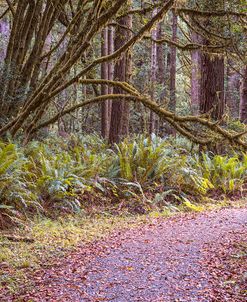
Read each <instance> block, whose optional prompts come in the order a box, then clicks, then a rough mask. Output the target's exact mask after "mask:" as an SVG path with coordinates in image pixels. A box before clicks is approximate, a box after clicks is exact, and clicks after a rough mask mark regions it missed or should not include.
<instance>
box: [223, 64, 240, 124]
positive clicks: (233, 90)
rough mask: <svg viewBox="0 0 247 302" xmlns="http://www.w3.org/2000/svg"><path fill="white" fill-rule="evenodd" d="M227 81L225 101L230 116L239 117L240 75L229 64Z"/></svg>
mask: <svg viewBox="0 0 247 302" xmlns="http://www.w3.org/2000/svg"><path fill="white" fill-rule="evenodd" d="M226 78H227V83H226V85H227V86H226V93H225V103H226V104H227V107H228V109H229V113H230V116H231V118H234V119H236V118H238V117H239V112H240V111H239V110H240V108H239V97H240V75H239V73H237V72H236V71H234V70H232V69H231V68H230V66H228V68H227V75H226Z"/></svg>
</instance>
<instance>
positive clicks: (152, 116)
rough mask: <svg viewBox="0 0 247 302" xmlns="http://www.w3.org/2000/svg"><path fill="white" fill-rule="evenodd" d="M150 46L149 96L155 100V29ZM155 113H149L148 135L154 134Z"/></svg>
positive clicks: (155, 11)
mask: <svg viewBox="0 0 247 302" xmlns="http://www.w3.org/2000/svg"><path fill="white" fill-rule="evenodd" d="M156 13H157V9H155V10H154V13H153V14H154V15H155V14H156ZM151 36H152V39H153V40H152V45H151V76H150V80H151V83H150V89H151V91H150V96H151V98H152V99H155V90H156V84H157V43H156V42H155V41H154V40H156V39H157V27H156V28H154V29H153V30H152V33H151ZM155 119H156V116H155V113H154V112H153V111H150V120H149V133H150V134H151V133H154V132H155Z"/></svg>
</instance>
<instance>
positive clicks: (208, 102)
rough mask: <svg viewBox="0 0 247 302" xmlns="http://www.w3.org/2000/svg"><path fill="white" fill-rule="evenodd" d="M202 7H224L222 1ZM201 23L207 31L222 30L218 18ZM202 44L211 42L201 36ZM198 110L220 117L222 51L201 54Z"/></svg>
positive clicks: (210, 2)
mask: <svg viewBox="0 0 247 302" xmlns="http://www.w3.org/2000/svg"><path fill="white" fill-rule="evenodd" d="M203 5H204V9H205V10H208V9H210V10H211V11H213V10H220V9H224V1H223V0H220V1H213V0H207V1H205V3H204V4H203ZM202 23H203V26H204V28H206V29H207V30H208V31H209V32H210V31H214V32H219V33H220V32H223V26H222V25H221V23H220V21H219V20H216V19H215V20H211V19H210V18H209V19H206V20H205V21H204V22H202ZM202 44H203V45H205V46H207V45H210V44H212V41H210V39H209V38H205V37H203V38H202ZM200 63H201V64H200V72H201V80H200V112H201V113H208V112H210V113H211V116H212V118H213V119H215V120H219V119H221V118H222V116H223V114H224V109H225V104H224V103H225V97H224V74H225V64H224V56H223V53H222V51H220V50H219V52H218V53H216V54H211V53H208V52H206V51H204V52H202V54H201V62H200Z"/></svg>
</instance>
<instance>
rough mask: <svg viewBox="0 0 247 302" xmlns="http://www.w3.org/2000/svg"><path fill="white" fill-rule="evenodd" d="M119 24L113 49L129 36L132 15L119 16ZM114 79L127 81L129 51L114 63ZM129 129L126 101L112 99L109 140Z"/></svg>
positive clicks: (116, 91)
mask: <svg viewBox="0 0 247 302" xmlns="http://www.w3.org/2000/svg"><path fill="white" fill-rule="evenodd" d="M118 23H119V26H116V32H115V37H114V46H115V50H117V49H119V48H120V47H122V46H123V45H124V44H125V43H126V41H127V40H129V38H130V37H131V31H130V30H128V28H129V29H131V27H132V17H131V16H130V15H128V16H125V17H123V18H121V19H120V20H119V21H118ZM114 69H115V70H114V80H116V81H125V82H128V81H129V80H130V76H131V55H130V51H128V52H127V53H125V55H123V56H122V57H121V58H120V59H119V60H118V61H117V62H116V64H115V68H114ZM121 92H122V91H121V89H120V88H118V87H114V88H113V93H114V94H119V93H121ZM128 131H129V104H128V102H122V101H121V100H119V101H114V102H113V104H112V113H111V125H110V134H109V142H110V143H111V144H113V143H116V142H119V141H120V139H121V137H123V136H126V135H128Z"/></svg>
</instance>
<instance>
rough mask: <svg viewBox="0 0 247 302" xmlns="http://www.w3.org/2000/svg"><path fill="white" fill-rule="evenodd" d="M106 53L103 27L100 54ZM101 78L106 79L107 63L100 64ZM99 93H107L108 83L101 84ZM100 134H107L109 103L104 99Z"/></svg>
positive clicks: (105, 33)
mask: <svg viewBox="0 0 247 302" xmlns="http://www.w3.org/2000/svg"><path fill="white" fill-rule="evenodd" d="M107 55H108V29H107V28H105V29H103V30H102V33H101V56H107ZM101 78H102V79H106V80H107V79H108V63H107V62H105V63H102V64H101ZM101 94H102V95H105V94H108V85H101ZM101 135H102V137H104V138H107V137H108V135H109V104H108V101H105V102H104V103H103V104H101Z"/></svg>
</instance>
